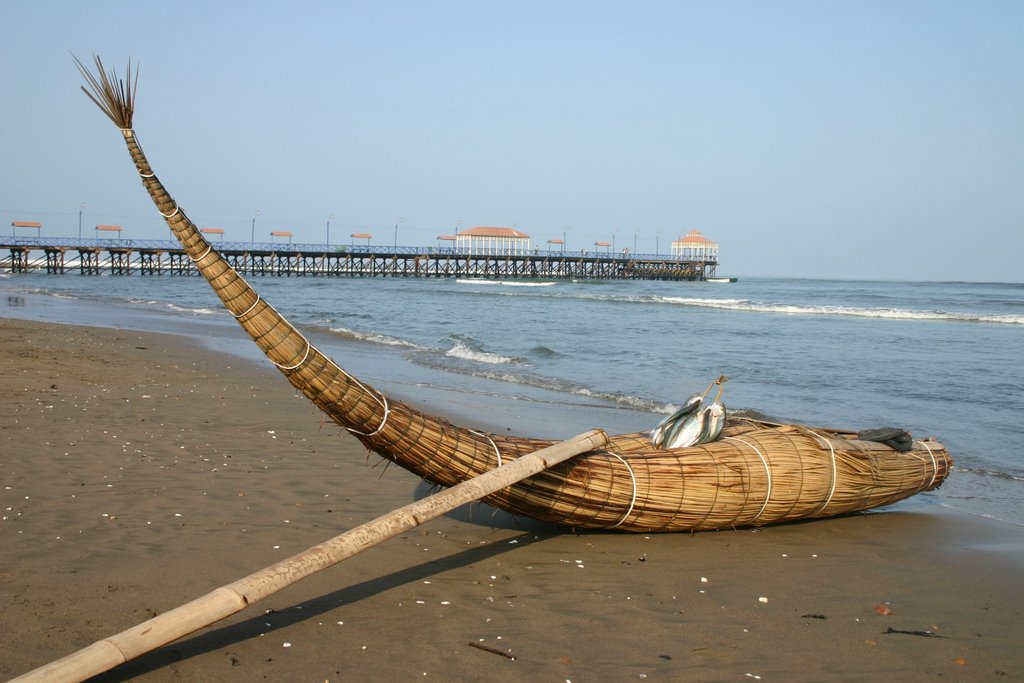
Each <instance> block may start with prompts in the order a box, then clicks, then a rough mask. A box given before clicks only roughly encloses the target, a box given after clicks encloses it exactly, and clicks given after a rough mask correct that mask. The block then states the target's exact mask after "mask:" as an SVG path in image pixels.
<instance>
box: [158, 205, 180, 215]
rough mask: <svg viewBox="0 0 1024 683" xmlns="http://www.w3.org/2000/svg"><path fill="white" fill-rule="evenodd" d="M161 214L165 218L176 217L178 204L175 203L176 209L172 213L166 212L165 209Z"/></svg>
mask: <svg viewBox="0 0 1024 683" xmlns="http://www.w3.org/2000/svg"><path fill="white" fill-rule="evenodd" d="M160 215H161V216H163V217H164V218H174V217H175V216H177V215H178V205H177V204H175V205H174V211H172V212H170V213H164V212H163V211H161V212H160Z"/></svg>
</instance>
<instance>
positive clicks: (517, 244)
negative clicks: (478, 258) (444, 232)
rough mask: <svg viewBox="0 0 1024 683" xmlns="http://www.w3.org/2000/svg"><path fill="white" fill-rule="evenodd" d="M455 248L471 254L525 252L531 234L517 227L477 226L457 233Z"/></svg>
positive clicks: (527, 250) (527, 248)
mask: <svg viewBox="0 0 1024 683" xmlns="http://www.w3.org/2000/svg"><path fill="white" fill-rule="evenodd" d="M455 248H456V249H464V250H466V251H468V252H469V253H471V254H525V253H527V252H529V251H530V236H529V235H527V234H526V233H524V232H520V231H518V230H516V229H515V228H485V227H476V228H470V229H469V230H463V231H462V232H457V233H455Z"/></svg>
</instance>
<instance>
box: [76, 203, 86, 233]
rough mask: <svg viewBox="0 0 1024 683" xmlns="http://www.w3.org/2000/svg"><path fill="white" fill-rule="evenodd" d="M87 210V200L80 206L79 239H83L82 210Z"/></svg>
mask: <svg viewBox="0 0 1024 683" xmlns="http://www.w3.org/2000/svg"><path fill="white" fill-rule="evenodd" d="M84 210H85V202H82V203H81V205H80V206H79V207H78V239H82V211H84Z"/></svg>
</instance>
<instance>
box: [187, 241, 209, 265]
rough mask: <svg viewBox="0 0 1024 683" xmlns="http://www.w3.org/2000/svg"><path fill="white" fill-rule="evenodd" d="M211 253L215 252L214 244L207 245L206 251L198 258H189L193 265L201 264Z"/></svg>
mask: <svg viewBox="0 0 1024 683" xmlns="http://www.w3.org/2000/svg"><path fill="white" fill-rule="evenodd" d="M211 251H213V245H212V244H207V245H206V251H204V252H203V253H202V254H200V255H199V256H197V257H195V258H192V257H191V256H189V258H191V259H192V263H199V262H200V261H201V260H202V259H203V257H205V256H206V255H207V254H209V253H210V252H211Z"/></svg>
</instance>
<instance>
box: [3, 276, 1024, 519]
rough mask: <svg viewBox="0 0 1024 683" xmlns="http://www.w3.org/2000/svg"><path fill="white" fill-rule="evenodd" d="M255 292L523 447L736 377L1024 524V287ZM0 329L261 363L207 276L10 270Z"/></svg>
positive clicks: (352, 357)
mask: <svg viewBox="0 0 1024 683" xmlns="http://www.w3.org/2000/svg"><path fill="white" fill-rule="evenodd" d="M250 281H251V283H252V284H253V285H254V286H255V288H256V289H257V290H258V291H260V292H261V294H262V296H263V298H265V299H267V300H269V301H270V302H271V303H272V304H273V305H274V306H275V307H276V308H277V309H278V310H279V311H280V312H282V313H283V314H284V315H285V316H286V317H288V318H289V319H290V320H291V321H292V322H293V323H294V324H296V325H297V326H298V327H300V328H301V329H303V330H304V331H305V332H306V333H307V334H308V335H309V336H310V337H311V338H312V339H313V340H314V343H316V345H317V346H318V347H319V348H320V349H321V350H322V351H324V352H326V353H328V354H329V355H331V356H332V357H334V359H335V360H336V361H338V362H339V363H340V364H341V365H342V366H344V367H345V368H346V369H347V370H348V371H349V372H351V373H353V374H355V375H356V376H358V377H360V378H361V379H363V380H365V381H368V382H370V383H371V384H374V385H376V386H377V387H378V388H380V389H382V390H384V391H385V392H387V393H389V394H391V395H394V396H396V397H398V398H401V399H403V400H406V401H408V402H410V403H411V404H413V405H414V406H415V407H417V408H419V409H421V410H425V411H426V412H434V413H439V414H445V415H449V416H464V417H465V418H466V419H468V420H471V421H472V422H473V423H474V424H475V425H476V426H483V427H486V428H490V429H492V430H495V431H496V430H506V429H507V430H511V431H512V432H514V433H518V434H522V435H524V436H537V437H551V438H561V437H568V436H571V435H573V434H576V433H579V432H582V431H585V430H587V429H591V428H594V427H602V428H605V429H607V430H609V431H610V432H626V431H638V430H644V429H649V428H650V427H652V426H654V425H655V424H656V423H657V422H658V421H659V420H661V419H662V418H663V417H664V416H665V414H667V413H669V412H671V411H672V410H673V409H674V407H675V406H678V405H679V403H680V402H681V401H682V400H684V399H685V398H686V397H687V396H689V395H690V394H692V393H695V392H701V391H703V390H704V389H705V388H706V387H707V386H708V384H709V383H710V382H712V381H713V380H715V379H716V378H718V377H719V376H720V375H725V376H727V377H728V378H729V380H728V382H727V383H726V385H725V393H724V397H723V400H724V402H725V404H726V406H727V407H728V409H729V410H754V411H757V412H759V413H762V414H765V415H768V416H770V417H772V418H776V419H779V420H785V421H793V422H801V423H805V424H810V425H820V426H829V427H837V428H846V429H853V430H859V429H867V428H872V427H879V426H883V425H891V426H896V427H901V428H904V429H907V430H909V431H911V432H912V433H913V434H914V435H915V437H923V436H928V435H934V436H936V437H937V438H938V439H939V440H940V441H942V442H943V443H944V444H945V445H946V447H947V448H948V449H949V452H950V454H951V455H952V456H953V458H954V460H955V467H954V470H953V473H952V474H951V476H950V477H949V479H948V480H947V481H946V483H945V484H944V485H943V486H942V487H941V488H940V489H939V490H937V491H935V492H930V493H925V494H921V495H919V496H916V497H914V498H913V499H911V500H908V501H904V502H902V503H899V504H898V506H901V507H904V508H906V509H913V510H927V509H929V508H932V507H934V506H942V507H944V508H948V509H950V510H953V511H956V512H959V513H962V514H967V515H977V516H983V517H987V518H991V519H994V520H998V521H1000V522H1003V523H1007V524H1013V525H1024V506H1022V505H1021V504H1020V503H1021V499H1022V493H1024V422H1022V416H1024V284H1006V283H967V282H875V281H871V282H868V281H835V280H806V279H768V278H764V279H759V278H743V279H741V280H740V281H738V282H735V283H707V282H647V281H578V282H569V281H558V282H550V281H544V282H541V281H537V282H530V281H510V282H498V281H483V280H456V279H414V278H409V279H404V278H394V279H392V278H387V279H381V278H354V279H347V278H322V277H316V278H313V277H251V278H250ZM0 316H2V317H7V318H23V319H33V320H40V321H47V322H63V323H73V324H86V325H99V326H104V327H117V328H127V329H138V330H146V331H156V332H173V333H179V334H185V335H189V336H192V337H194V338H196V339H199V340H201V341H202V343H203V344H205V345H207V346H209V347H210V348H214V349H219V350H222V351H227V352H231V353H236V354H242V355H246V356H248V357H250V358H253V359H257V358H258V357H259V356H260V354H259V352H258V351H257V350H256V349H255V346H254V345H253V344H251V343H246V341H245V339H246V338H245V337H244V334H243V333H242V332H241V331H240V329H239V328H238V326H237V324H236V323H235V322H234V320H233V318H232V317H231V315H230V314H228V313H227V312H226V311H225V310H224V309H223V308H221V306H220V303H219V301H218V300H217V299H216V297H215V296H214V294H213V293H212V291H211V290H210V288H209V286H208V285H207V284H206V283H205V281H203V280H202V279H201V278H199V277H194V276H193V277H182V276H169V275H164V276H138V275H132V276H113V275H100V276H82V275H79V274H67V275H62V276H57V275H47V274H44V273H29V274H18V275H12V276H10V277H5V278H2V279H0ZM0 324H2V321H0ZM264 362H265V361H264ZM282 390H283V391H284V390H288V389H287V388H286V385H284V384H283V383H282Z"/></svg>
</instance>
